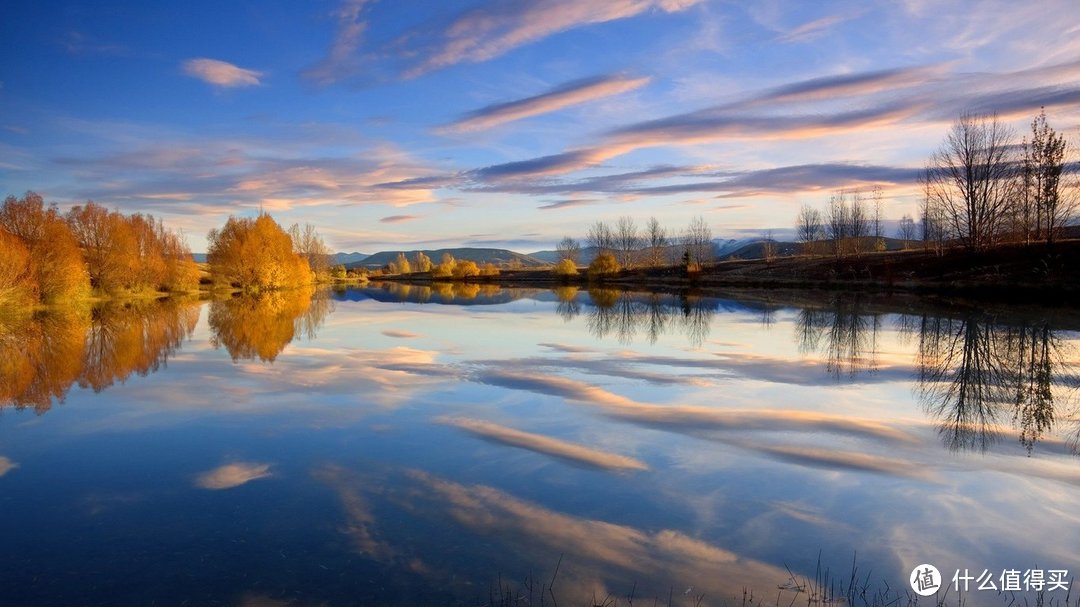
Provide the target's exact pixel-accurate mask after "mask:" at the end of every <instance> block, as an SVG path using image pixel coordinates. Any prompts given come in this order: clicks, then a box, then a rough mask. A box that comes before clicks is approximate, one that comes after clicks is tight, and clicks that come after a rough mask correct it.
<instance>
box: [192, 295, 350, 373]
mask: <svg viewBox="0 0 1080 607" xmlns="http://www.w3.org/2000/svg"><path fill="white" fill-rule="evenodd" d="M333 310H334V302H333V300H332V299H330V297H329V294H328V293H326V292H325V291H318V292H316V291H313V290H312V289H310V288H308V289H294V290H288V291H274V292H270V293H263V294H260V295H237V296H236V297H231V298H229V299H221V300H216V301H213V302H211V303H210V314H209V322H210V330H211V331H212V332H213V337H211V343H212V344H213V346H214V347H215V348H221V347H224V348H225V349H226V350H227V351H228V352H229V356H231V357H232V359H233V360H234V361H238V360H243V359H254V358H258V359H259V360H261V361H264V362H273V361H274V359H276V358H277V356H278V354H280V353H281V351H282V350H284V349H285V346H287V345H289V343H290V342H292V340H293V339H294V338H295V337H297V336H298V335H299V336H302V337H305V338H308V339H310V338H313V337H314V336H315V334H316V332H317V331H318V329H319V327H321V326H322V324H323V323H324V322H326V317H327V316H328V315H329V314H330V313H331V312H333Z"/></svg>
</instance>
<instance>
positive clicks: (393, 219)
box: [379, 215, 420, 223]
mask: <svg viewBox="0 0 1080 607" xmlns="http://www.w3.org/2000/svg"><path fill="white" fill-rule="evenodd" d="M416 219H420V215H387V216H386V217H383V218H382V219H380V220H379V223H405V222H406V221H413V220H416Z"/></svg>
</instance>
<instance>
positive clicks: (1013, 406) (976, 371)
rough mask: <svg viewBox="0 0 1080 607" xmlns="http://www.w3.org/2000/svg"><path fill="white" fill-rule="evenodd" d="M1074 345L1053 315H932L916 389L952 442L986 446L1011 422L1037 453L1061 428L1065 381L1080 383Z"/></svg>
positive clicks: (952, 445)
mask: <svg viewBox="0 0 1080 607" xmlns="http://www.w3.org/2000/svg"><path fill="white" fill-rule="evenodd" d="M1069 350H1070V346H1069V344H1068V342H1066V341H1065V340H1063V339H1061V338H1060V337H1059V336H1058V335H1057V334H1056V332H1055V331H1054V330H1053V329H1051V328H1050V326H1049V325H1048V324H1046V323H1031V324H1022V325H1002V324H998V323H996V322H995V320H994V319H992V318H988V317H983V316H977V315H969V316H967V317H964V318H960V319H947V318H932V317H924V318H923V319H922V322H921V324H920V331H919V354H918V362H919V377H918V384H917V388H916V392H917V394H918V396H919V398H920V400H921V401H922V403H923V406H924V407H925V408H926V410H927V412H928V413H929V414H930V415H931V416H933V417H934V418H935V419H937V420H938V422H939V426H938V432H939V434H940V435H941V437H942V440H943V442H944V443H945V445H946V447H948V448H949V449H951V450H976V449H977V450H980V451H985V450H986V449H988V448H989V447H990V445H992V444H993V443H995V442H996V441H998V440H999V439H1000V438H1001V436H1002V434H1003V431H1004V429H1005V428H1006V427H1007V424H1009V423H1010V422H1011V423H1012V425H1014V426H1015V427H1016V428H1017V429H1018V430H1019V431H1020V437H1019V440H1020V443H1021V444H1022V445H1023V446H1024V447H1025V448H1026V449H1027V451H1028V453H1030V452H1031V451H1032V449H1033V448H1034V446H1035V444H1036V443H1037V442H1038V441H1039V440H1040V439H1041V438H1042V437H1043V436H1044V435H1045V434H1046V433H1047V432H1049V431H1050V430H1051V429H1052V428H1053V425H1054V421H1055V406H1058V407H1060V406H1061V404H1062V403H1060V402H1057V403H1055V400H1056V399H1058V397H1059V396H1061V394H1063V392H1062V391H1061V390H1058V389H1057V388H1064V387H1068V386H1072V387H1075V386H1076V385H1077V378H1076V375H1075V374H1073V371H1072V370H1070V369H1068V367H1069V354H1070V352H1069ZM1058 400H1060V399H1058ZM1073 447H1074V451H1075V443H1074V445H1073Z"/></svg>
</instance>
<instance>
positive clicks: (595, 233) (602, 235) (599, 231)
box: [585, 220, 615, 255]
mask: <svg viewBox="0 0 1080 607" xmlns="http://www.w3.org/2000/svg"><path fill="white" fill-rule="evenodd" d="M585 242H587V243H588V244H589V247H590V248H592V249H595V250H596V254H597V255H600V254H601V253H610V252H612V251H613V250H614V248H615V236H614V235H613V233H612V231H611V228H609V227H608V226H607V224H605V223H604V222H603V221H599V220H597V222H596V223H594V224H593V225H592V226H591V227H590V228H589V232H588V234H586V236H585Z"/></svg>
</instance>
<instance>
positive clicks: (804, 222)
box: [795, 204, 823, 254]
mask: <svg viewBox="0 0 1080 607" xmlns="http://www.w3.org/2000/svg"><path fill="white" fill-rule="evenodd" d="M822 231H823V229H822V225H821V211H818V210H817V209H815V208H814V207H812V206H810V205H808V204H804V205H803V206H802V208H800V209H799V215H798V216H797V217H796V219H795V237H796V238H797V239H798V240H799V242H801V243H802V245H803V247H802V248H803V253H806V254H809V253H811V252H812V251H811V249H812V248H813V244H814V242H816V241H818V240H820V239H821V237H822Z"/></svg>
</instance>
